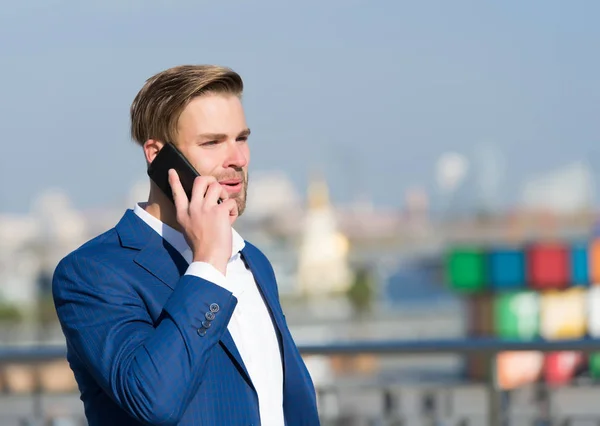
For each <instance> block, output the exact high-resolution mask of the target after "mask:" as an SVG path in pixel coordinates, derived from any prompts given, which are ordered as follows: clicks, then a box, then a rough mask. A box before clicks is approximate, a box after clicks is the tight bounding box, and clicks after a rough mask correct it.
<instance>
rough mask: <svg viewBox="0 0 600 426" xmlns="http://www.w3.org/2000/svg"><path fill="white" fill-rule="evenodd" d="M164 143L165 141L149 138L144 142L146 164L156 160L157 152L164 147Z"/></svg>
mask: <svg viewBox="0 0 600 426" xmlns="http://www.w3.org/2000/svg"><path fill="white" fill-rule="evenodd" d="M163 145H164V143H162V142H161V141H157V140H155V139H148V140H147V141H146V142H144V145H143V149H144V156H145V157H146V164H150V163H152V161H154V158H155V157H156V154H158V151H160V150H161V149H162V147H163Z"/></svg>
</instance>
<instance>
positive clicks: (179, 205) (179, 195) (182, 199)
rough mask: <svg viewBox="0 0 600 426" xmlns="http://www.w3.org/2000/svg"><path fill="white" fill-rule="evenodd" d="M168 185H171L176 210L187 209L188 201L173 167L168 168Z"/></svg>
mask: <svg viewBox="0 0 600 426" xmlns="http://www.w3.org/2000/svg"><path fill="white" fill-rule="evenodd" d="M169 185H171V192H173V202H174V203H175V210H176V211H178V212H182V211H187V208H188V204H189V201H188V198H187V195H186V193H185V190H184V189H183V186H181V181H180V180H179V175H178V174H177V172H176V171H175V170H174V169H170V170H169Z"/></svg>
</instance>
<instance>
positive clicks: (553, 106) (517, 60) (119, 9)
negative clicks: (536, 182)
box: [0, 0, 600, 212]
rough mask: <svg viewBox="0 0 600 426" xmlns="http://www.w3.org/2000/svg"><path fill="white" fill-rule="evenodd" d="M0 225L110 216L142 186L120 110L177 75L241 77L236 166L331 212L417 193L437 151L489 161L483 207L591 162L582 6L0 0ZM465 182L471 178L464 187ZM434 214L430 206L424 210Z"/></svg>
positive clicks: (594, 73) (590, 6) (589, 67)
mask: <svg viewBox="0 0 600 426" xmlns="http://www.w3.org/2000/svg"><path fill="white" fill-rule="evenodd" d="M0 7H1V9H0V10H2V13H1V14H0V57H1V58H2V67H1V68H0V91H1V93H2V96H0V126H1V128H2V130H3V140H2V155H0V178H1V179H2V182H3V184H2V186H1V187H0V212H25V211H27V210H28V209H29V206H30V202H31V199H32V197H33V196H34V195H35V194H37V193H39V192H41V191H43V190H44V188H46V187H48V186H58V187H63V188H65V189H66V190H67V191H68V193H69V194H70V195H71V197H72V198H73V200H74V203H75V204H76V205H77V206H78V207H82V208H89V207H102V206H109V205H113V204H114V203H116V202H118V201H120V199H122V198H123V197H125V196H126V195H127V191H128V189H129V187H130V186H131V185H132V184H133V183H134V182H136V181H138V180H139V179H142V178H144V176H145V171H144V164H143V159H142V155H141V152H140V150H139V148H137V147H136V146H135V145H134V144H133V143H132V142H131V141H130V140H129V134H128V132H129V129H128V125H129V122H128V120H129V116H128V112H129V106H130V103H131V101H132V99H133V97H134V96H135V94H136V93H137V91H138V90H139V88H140V87H141V85H142V84H143V82H144V80H145V79H146V78H148V77H149V76H151V75H152V74H154V73H156V72H158V71H160V70H162V69H164V68H167V67H170V66H173V65H178V64H183V63H218V64H222V65H227V66H231V67H233V68H234V69H235V70H237V71H238V72H240V73H241V74H242V77H243V78H244V80H245V84H246V92H245V101H244V102H245V106H246V112H247V116H248V121H249V125H250V127H251V128H252V132H253V134H252V138H251V144H252V157H253V158H252V164H251V171H252V170H277V169H283V170H285V171H286V172H287V173H288V174H289V176H290V178H291V179H292V180H293V182H294V183H295V185H296V186H297V188H298V190H299V191H301V192H302V191H304V187H305V184H306V180H307V178H308V176H309V172H310V170H312V169H315V168H318V169H321V170H323V171H324V173H325V175H326V176H327V178H328V181H329V183H330V186H331V191H332V194H333V198H334V200H335V201H338V202H347V201H349V200H352V199H353V198H354V197H356V196H357V195H358V194H361V193H365V194H368V196H369V197H370V198H371V199H372V200H373V201H374V202H375V204H376V205H379V206H390V207H398V206H401V205H402V201H403V194H404V190H405V189H406V188H407V187H409V186H412V185H421V186H424V187H425V188H427V189H428V190H429V191H430V193H431V195H432V196H433V197H435V196H436V192H435V175H434V165H435V161H436V160H437V158H438V157H439V155H440V154H442V153H443V152H445V151H448V150H453V151H458V152H461V153H463V154H465V155H467V156H469V157H471V156H473V155H474V154H475V152H476V150H477V148H478V147H480V146H481V145H482V144H491V145H493V146H494V147H495V149H496V150H500V151H501V153H502V155H503V156H504V161H505V162H506V166H507V169H508V173H507V174H506V176H505V177H504V179H503V180H502V182H501V187H500V190H499V193H498V199H499V200H501V203H502V204H505V205H508V204H510V203H512V202H514V201H515V199H516V198H515V197H516V194H517V192H518V188H519V185H521V184H522V182H524V180H526V179H527V178H529V177H530V176H533V175H537V174H539V173H542V172H545V171H547V170H550V169H552V168H554V167H558V166H561V165H563V164H565V163H567V162H569V161H574V160H585V161H588V162H590V164H591V165H595V163H597V162H598V161H600V153H599V148H598V146H599V145H598V141H599V134H600V120H598V118H597V117H598V112H599V105H600V79H599V76H600V56H599V55H598V47H599V46H600V26H598V25H597V17H598V16H600V3H599V2H596V1H592V0H590V1H577V2H565V1H558V0H547V1H530V2H523V1H516V0H508V1H503V2H482V1H475V0H473V1H466V0H457V1H451V2H450V1H446V0H439V1H426V0H423V1H412V2H405V1H385V2H384V1H359V0H344V1H343V0H331V1H326V2H325V1H321V2H319V1H303V2H277V1H274V0H268V1H262V2H242V1H231V2H207V1H165V0H163V1H149V0H144V1H142V0H135V1H134V0H131V1H127V2H124V1H116V0H106V1H103V2H75V1H71V2H67V1H58V0H45V1H41V0H39V1H38V0H35V1H34V0H32V1H27V2H15V1H1V0H0ZM477 178H478V177H477V175H473V176H471V179H472V180H476V179H477ZM434 201H435V200H434Z"/></svg>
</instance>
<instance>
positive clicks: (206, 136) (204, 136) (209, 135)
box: [198, 129, 250, 140]
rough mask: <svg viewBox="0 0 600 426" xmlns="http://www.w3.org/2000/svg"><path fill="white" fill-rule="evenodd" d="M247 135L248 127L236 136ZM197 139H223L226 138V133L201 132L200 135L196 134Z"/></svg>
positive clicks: (248, 134)
mask: <svg viewBox="0 0 600 426" xmlns="http://www.w3.org/2000/svg"><path fill="white" fill-rule="evenodd" d="M248 136H250V129H244V130H242V131H241V132H240V133H239V134H238V135H237V137H238V138H243V137H248ZM198 139H205V140H206V139H208V140H223V139H227V135H226V134H225V133H202V134H201V135H198ZM236 139H237V138H236Z"/></svg>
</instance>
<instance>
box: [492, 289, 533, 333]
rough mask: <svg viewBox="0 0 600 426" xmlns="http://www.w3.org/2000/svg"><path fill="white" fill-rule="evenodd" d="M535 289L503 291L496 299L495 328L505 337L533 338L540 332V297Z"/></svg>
mask: <svg viewBox="0 0 600 426" xmlns="http://www.w3.org/2000/svg"><path fill="white" fill-rule="evenodd" d="M539 297H540V296H539V294H538V293H536V292H533V291H515V292H507V293H501V294H498V295H496V296H495V300H494V328H495V332H496V335H497V336H498V337H499V338H503V339H514V340H531V339H535V338H537V337H538V336H539V333H540V299H539Z"/></svg>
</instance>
